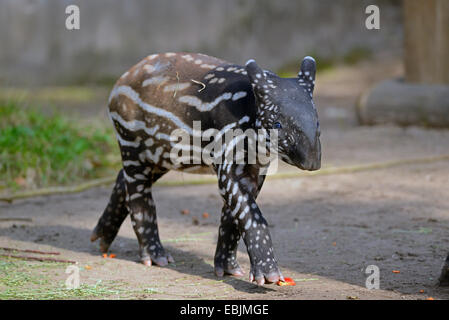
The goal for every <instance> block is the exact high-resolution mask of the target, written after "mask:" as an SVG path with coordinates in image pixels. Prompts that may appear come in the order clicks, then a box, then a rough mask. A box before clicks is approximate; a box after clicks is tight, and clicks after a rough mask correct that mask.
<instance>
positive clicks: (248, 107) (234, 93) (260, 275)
mask: <svg viewBox="0 0 449 320" xmlns="http://www.w3.org/2000/svg"><path fill="white" fill-rule="evenodd" d="M315 70H316V64H315V60H314V59H313V58H311V57H306V58H304V60H303V61H302V63H301V67H300V71H299V74H298V76H297V77H295V78H280V77H278V76H277V75H276V74H274V73H273V72H270V71H267V70H263V69H261V68H260V67H259V66H258V65H257V64H256V62H255V61H254V60H249V61H248V62H247V63H246V65H245V66H244V67H243V66H240V65H236V64H232V63H229V62H226V61H223V60H220V59H217V58H214V57H210V56H206V55H203V54H192V53H162V54H153V55H150V56H148V57H146V58H145V59H143V60H142V61H140V62H139V63H138V64H136V65H135V66H133V67H132V68H131V69H130V70H129V71H127V72H125V73H124V74H123V75H122V76H121V77H120V79H119V80H118V81H117V83H116V84H115V86H114V88H113V90H112V92H111V95H110V97H109V114H110V117H111V120H112V122H113V124H114V126H115V130H116V133H117V139H118V143H119V146H120V151H121V156H122V163H123V169H122V170H121V171H120V172H119V174H118V176H117V181H116V184H115V187H114V189H113V192H112V195H111V198H110V200H109V203H108V205H107V207H106V209H105V211H104V213H103V215H102V217H101V218H100V220H99V221H98V224H97V226H96V227H95V229H94V231H93V234H92V237H91V240H92V241H95V240H96V239H98V238H100V239H101V243H100V248H101V251H102V252H107V250H108V248H109V246H110V245H111V243H112V241H113V240H114V238H115V236H116V235H117V232H118V230H119V228H120V225H121V224H122V222H123V221H124V219H125V218H126V216H127V215H128V214H130V216H131V222H132V226H133V228H134V231H135V233H136V235H137V239H138V242H139V247H140V257H141V260H142V262H143V263H144V264H145V265H148V266H149V265H151V264H152V263H155V264H157V265H159V266H164V265H166V264H167V263H169V262H173V261H174V260H173V258H172V256H171V255H170V254H169V253H168V252H167V251H165V250H164V248H163V246H162V244H161V242H160V239H159V233H158V226H157V219H156V208H155V204H154V200H153V196H152V189H151V188H152V185H153V184H154V183H155V182H156V181H157V180H158V179H159V178H161V177H162V176H163V175H164V174H165V173H167V172H168V171H169V170H180V171H185V172H196V173H202V172H204V173H206V172H207V173H210V172H214V173H215V174H216V175H217V177H218V187H219V191H220V194H221V196H222V198H223V202H224V203H223V209H222V213H221V224H220V227H219V233H218V243H217V248H216V252H215V258H214V264H215V273H216V275H217V276H223V275H224V274H230V275H242V274H243V271H242V269H241V268H240V267H239V265H238V263H237V260H236V254H237V245H238V242H239V240H240V238H241V237H242V238H243V240H244V242H245V245H246V247H247V251H248V254H249V258H250V263H251V270H250V274H249V278H250V281H251V282H252V281H254V280H255V281H256V282H257V284H259V285H263V284H264V283H271V282H277V281H278V280H279V279H283V277H282V274H281V272H280V270H279V268H278V265H277V259H276V258H275V255H274V252H273V248H272V242H271V237H270V232H269V230H268V227H267V222H266V220H265V219H264V217H263V216H262V213H261V212H260V210H259V207H258V206H257V204H256V198H257V195H258V193H259V191H260V189H261V187H262V184H263V182H264V178H265V175H263V174H260V173H261V172H262V169H266V168H265V167H266V166H267V165H266V164H261V163H259V162H256V163H247V164H245V163H244V164H242V163H239V164H237V163H233V162H232V161H225V162H223V163H205V162H204V161H196V163H188V164H179V163H177V164H176V163H173V161H172V160H173V158H171V156H170V153H171V151H172V150H171V149H172V148H173V145H174V141H173V139H172V138H171V134H172V132H173V131H174V130H176V129H182V130H184V132H186V133H187V134H188V135H190V136H192V137H193V136H195V134H198V132H195V130H194V129H193V124H194V122H196V121H200V124H201V130H205V131H206V130H208V129H216V134H215V136H214V139H216V138H217V136H219V135H224V134H225V132H227V131H229V130H236V129H241V130H242V131H244V130H247V129H254V130H258V129H263V130H270V129H275V130H276V132H277V134H278V138H277V139H278V144H277V150H276V152H277V153H278V155H279V158H281V159H282V160H283V161H285V162H287V163H289V164H291V165H294V166H297V167H299V168H301V169H304V170H317V169H319V168H320V166H321V144H320V139H319V137H320V126H319V122H318V115H317V111H316V109H315V106H314V103H313V100H312V94H313V89H314V85H315ZM235 139H239V136H236V137H235ZM217 141H218V140H217ZM231 144H232V143H231ZM203 147H204V145H203V144H201V147H200V149H201V148H203ZM228 147H229V145H226V146H224V148H228ZM192 148H193V147H192ZM200 151H201V150H200Z"/></svg>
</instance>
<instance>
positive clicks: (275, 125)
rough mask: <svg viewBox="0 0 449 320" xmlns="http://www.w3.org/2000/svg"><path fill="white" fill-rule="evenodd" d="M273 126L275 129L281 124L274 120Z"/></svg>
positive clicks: (280, 126) (279, 127)
mask: <svg viewBox="0 0 449 320" xmlns="http://www.w3.org/2000/svg"><path fill="white" fill-rule="evenodd" d="M273 128H275V129H281V128H282V125H281V124H280V123H279V122H275V123H274V126H273Z"/></svg>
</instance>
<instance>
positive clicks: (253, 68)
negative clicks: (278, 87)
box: [245, 59, 266, 89]
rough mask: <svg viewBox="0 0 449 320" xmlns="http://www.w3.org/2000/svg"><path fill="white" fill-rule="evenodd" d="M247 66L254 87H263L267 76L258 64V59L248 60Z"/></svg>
mask: <svg viewBox="0 0 449 320" xmlns="http://www.w3.org/2000/svg"><path fill="white" fill-rule="evenodd" d="M245 68H246V73H247V74H248V78H249V81H250V82H251V85H252V86H253V88H258V89H260V88H262V85H263V84H265V82H266V76H265V73H264V71H263V70H262V69H261V68H260V67H259V66H258V65H257V63H256V61H254V60H253V59H251V60H248V62H246V64H245Z"/></svg>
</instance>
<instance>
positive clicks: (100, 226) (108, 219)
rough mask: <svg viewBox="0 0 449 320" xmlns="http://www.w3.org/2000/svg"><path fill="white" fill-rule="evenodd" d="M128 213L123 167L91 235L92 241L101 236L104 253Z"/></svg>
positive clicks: (101, 247) (101, 248) (101, 246)
mask: <svg viewBox="0 0 449 320" xmlns="http://www.w3.org/2000/svg"><path fill="white" fill-rule="evenodd" d="M128 213H129V211H128V207H127V206H126V186H125V178H124V175H123V169H122V170H120V172H119V173H118V175H117V179H116V182H115V186H114V189H113V190H112V194H111V197H110V199H109V203H108V205H107V206H106V209H105V210H104V212H103V215H102V216H101V218H100V220H98V223H97V226H96V227H95V229H94V231H93V232H92V235H91V237H90V240H91V241H95V240H97V239H99V238H100V250H101V252H102V253H106V252H108V249H109V247H110V245H111V243H112V241H114V239H115V237H116V236H117V233H118V230H119V229H120V226H121V225H122V223H123V221H124V220H125V218H126V216H127V215H128Z"/></svg>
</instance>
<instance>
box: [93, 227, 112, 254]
mask: <svg viewBox="0 0 449 320" xmlns="http://www.w3.org/2000/svg"><path fill="white" fill-rule="evenodd" d="M98 239H100V251H101V253H107V252H108V250H109V247H110V246H111V244H110V243H109V242H106V241H105V240H104V238H103V234H102V233H101V232H99V231H98V227H95V229H94V231H92V234H91V236H90V241H91V242H94V241H97V240H98Z"/></svg>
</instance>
